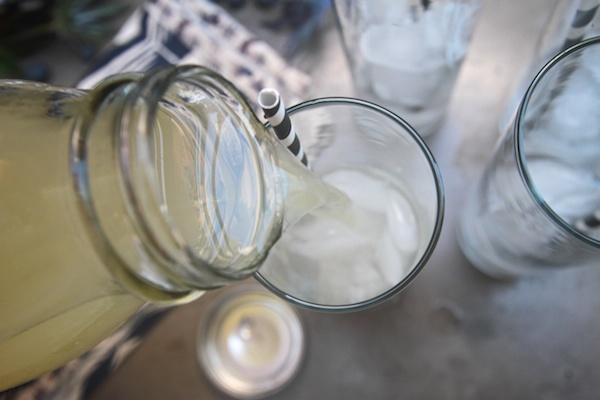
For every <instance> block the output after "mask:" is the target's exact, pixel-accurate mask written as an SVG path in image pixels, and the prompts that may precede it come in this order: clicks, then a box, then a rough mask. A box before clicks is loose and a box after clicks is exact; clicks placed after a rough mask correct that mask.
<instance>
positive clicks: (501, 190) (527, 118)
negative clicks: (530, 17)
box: [458, 37, 600, 278]
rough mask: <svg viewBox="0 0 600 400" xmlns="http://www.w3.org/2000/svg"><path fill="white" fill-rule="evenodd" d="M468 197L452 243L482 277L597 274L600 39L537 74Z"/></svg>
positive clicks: (559, 57)
mask: <svg viewBox="0 0 600 400" xmlns="http://www.w3.org/2000/svg"><path fill="white" fill-rule="evenodd" d="M473 189H474V191H473V193H472V194H471V196H470V197H469V199H468V202H467V204H466V206H465V209H464V212H463V214H462V218H461V221H460V224H459V227H458V236H459V243H460V246H461V248H462V250H463V252H464V254H465V255H466V257H467V258H468V259H469V260H470V261H471V262H472V263H473V265H475V266H476V267H477V268H479V269H480V270H481V271H483V272H485V273H487V274H489V275H491V276H493V277H497V278H514V277H519V276H522V275H526V274H532V273H536V272H543V271H548V270H551V269H554V268H559V267H570V266H584V265H596V266H597V265H598V260H600V37H596V38H593V39H589V40H587V41H584V42H581V43H579V44H577V45H575V46H573V47H571V48H569V49H567V50H565V51H563V52H562V53H560V54H558V55H557V56H556V57H554V58H553V59H552V60H551V61H550V62H549V63H548V64H546V66H544V68H542V70H541V71H540V72H539V73H538V74H537V76H536V77H535V79H534V80H533V83H532V84H531V85H530V87H529V89H528V90H527V92H526V94H525V96H524V98H523V100H522V102H521V105H520V107H519V110H518V112H517V113H516V117H515V120H514V123H513V124H512V126H511V128H510V129H509V130H508V131H507V132H505V134H504V136H503V137H502V140H501V141H500V142H499V145H498V147H497V148H496V151H495V154H494V156H493V158H492V161H491V163H490V164H489V165H488V166H487V167H486V169H485V171H484V172H483V175H482V176H481V178H480V179H479V181H478V182H477V184H476V185H475V186H474V188H473Z"/></svg>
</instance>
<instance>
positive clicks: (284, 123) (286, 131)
mask: <svg viewBox="0 0 600 400" xmlns="http://www.w3.org/2000/svg"><path fill="white" fill-rule="evenodd" d="M258 104H259V105H260V107H261V108H262V109H263V111H264V112H265V118H266V119H268V120H269V122H270V123H271V127H272V128H273V130H274V131H275V134H276V135H277V138H278V139H279V140H280V141H281V142H282V143H283V144H284V146H285V147H287V148H288V150H289V151H291V152H292V154H294V155H295V156H296V158H297V159H298V160H300V161H301V162H302V164H304V165H306V166H308V160H307V158H306V154H305V153H304V149H303V148H302V145H301V144H300V139H298V136H296V131H295V130H294V127H293V126H292V122H291V121H290V117H289V115H288V113H287V111H286V109H285V106H284V105H283V100H281V96H279V92H277V90H275V89H270V88H266V89H263V90H261V91H260V93H259V94H258Z"/></svg>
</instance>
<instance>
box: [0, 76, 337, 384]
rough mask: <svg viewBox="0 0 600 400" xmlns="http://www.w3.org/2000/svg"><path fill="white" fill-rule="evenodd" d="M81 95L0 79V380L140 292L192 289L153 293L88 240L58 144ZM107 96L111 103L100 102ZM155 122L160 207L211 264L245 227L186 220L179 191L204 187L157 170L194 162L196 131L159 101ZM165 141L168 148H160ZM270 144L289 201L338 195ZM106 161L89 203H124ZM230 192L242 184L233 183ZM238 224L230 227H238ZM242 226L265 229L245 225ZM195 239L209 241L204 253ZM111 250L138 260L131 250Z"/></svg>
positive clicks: (82, 344)
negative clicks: (219, 239)
mask: <svg viewBox="0 0 600 400" xmlns="http://www.w3.org/2000/svg"><path fill="white" fill-rule="evenodd" d="M85 95H86V93H85V92H77V91H74V90H73V89H69V90H65V91H64V92H60V91H59V92H56V88H54V91H50V90H48V89H47V87H46V86H44V85H38V84H32V83H19V84H12V85H1V84H0V262H1V265H0V316H1V319H2V320H1V321H0V391H2V390H4V389H7V388H10V387H12V386H14V385H17V384H19V383H22V382H25V381H27V380H29V379H33V378H35V377H37V376H38V375H40V374H41V373H43V372H45V371H49V370H51V369H53V368H56V367H58V366H60V365H62V364H64V363H65V362H67V361H69V360H71V359H73V358H76V357H77V356H79V355H80V354H82V353H83V352H85V351H86V350H88V349H89V348H91V347H92V346H93V345H94V344H96V343H98V342H100V341H101V340H102V339H103V338H105V337H107V336H108V335H109V334H110V333H111V332H112V331H114V330H115V329H116V328H117V327H118V326H119V325H120V324H121V323H123V322H124V321H125V320H126V319H127V318H128V317H129V316H131V315H132V313H134V312H135V311H136V310H138V309H139V308H140V307H141V306H142V305H143V304H144V303H145V302H146V301H147V300H152V301H158V302H162V303H168V304H172V303H177V302H178V301H184V300H189V299H190V298H194V297H197V296H199V295H201V293H202V292H201V291H195V290H190V291H185V292H181V293H179V292H178V293H173V294H169V293H166V294H165V293H160V292H158V291H156V290H155V289H154V290H153V289H151V288H149V287H147V286H145V285H144V284H140V283H139V282H137V281H136V280H135V278H132V277H131V274H128V273H125V272H123V271H120V270H117V269H116V268H115V267H112V266H111V265H110V262H107V258H106V256H105V255H104V254H102V250H101V249H100V250H99V247H98V238H97V237H94V234H93V232H90V226H89V223H88V222H86V219H85V216H84V212H83V211H82V205H81V199H80V195H79V194H78V193H77V189H76V185H75V183H74V179H75V178H74V176H73V171H72V165H70V161H69V160H70V159H71V158H72V157H73V154H71V153H70V147H71V145H72V143H71V141H72V139H73V138H72V132H73V125H74V123H75V121H76V117H75V116H76V115H77V114H78V113H81V112H82V110H81V107H82V104H83V102H84V101H83V99H84V96H85ZM118 106H119V105H118V103H115V105H114V106H111V107H113V108H115V107H117V108H118ZM111 107H108V108H107V107H105V109H104V110H102V112H101V113H100V115H99V116H98V118H97V124H96V126H94V130H96V131H100V133H102V132H101V131H103V130H107V131H108V130H110V129H114V127H113V126H107V124H108V122H107V121H111V120H112V119H111V118H110V117H112V116H113V115H112V114H111V113H115V112H117V110H116V109H111ZM102 117H106V118H105V119H102ZM155 128H156V130H157V132H158V134H157V135H156V136H155V139H154V140H155V141H156V143H155V147H156V149H155V151H156V152H157V153H158V154H159V155H160V157H157V159H158V160H159V161H158V163H157V165H156V166H155V167H156V171H155V172H156V174H157V176H158V177H159V178H160V179H159V180H158V181H159V186H160V187H158V188H157V190H158V191H160V192H162V193H163V195H164V196H165V198H164V199H163V201H164V203H165V204H168V205H169V208H170V212H171V214H172V215H171V217H172V218H174V220H175V222H177V224H178V225H179V227H180V228H182V234H183V235H187V236H189V238H193V240H195V241H196V245H195V246H194V249H196V250H197V252H198V256H200V257H205V256H206V258H207V259H209V261H211V262H214V263H215V264H218V261H219V260H218V257H219V255H220V254H221V253H220V252H225V251H234V252H235V251H236V248H235V244H236V241H237V240H238V239H239V241H240V242H243V239H245V238H241V237H240V238H237V237H236V235H238V233H236V232H232V231H227V229H229V227H228V226H225V225H223V226H221V230H222V231H223V232H224V233H223V232H221V234H223V235H225V236H227V235H229V236H228V244H227V249H224V250H223V249H220V248H219V249H217V251H215V248H214V246H215V243H213V242H211V241H214V239H215V238H214V237H211V230H213V228H214V227H215V226H214V223H213V222H210V221H209V222H205V226H204V232H203V233H202V232H196V231H194V229H197V227H198V224H197V223H196V220H197V219H199V218H202V217H203V216H202V215H201V214H202V212H204V211H206V210H205V209H204V208H202V207H203V206H201V205H200V206H199V205H195V206H193V205H190V202H189V201H187V200H185V199H188V198H189V196H197V197H199V198H201V197H202V195H206V193H204V192H202V193H198V191H199V190H205V189H204V187H202V188H201V189H198V188H196V187H191V186H188V187H185V186H181V185H179V186H177V185H175V186H174V185H172V184H171V183H170V182H178V181H181V179H179V180H178V178H177V177H175V179H173V180H171V179H170V178H169V174H176V173H181V171H184V172H185V173H189V171H190V168H191V169H192V170H193V169H194V168H198V167H197V166H195V165H194V164H196V163H199V161H198V159H197V158H198V156H197V155H194V154H193V151H192V150H193V149H196V151H197V149H198V148H199V147H198V146H194V145H192V146H190V140H192V141H193V140H198V138H199V137H200V134H199V133H198V132H196V133H195V134H189V132H186V129H188V128H189V127H186V126H183V125H182V124H178V123H175V122H174V119H173V118H171V117H170V115H169V112H168V111H162V113H161V115H159V122H157V126H156V127H155ZM93 133H94V132H92V139H91V140H92V142H93V141H94V139H93ZM104 133H106V132H104ZM98 136H100V134H99V135H98ZM92 144H93V145H94V146H90V149H92V148H93V149H94V152H95V153H93V154H90V155H89V156H90V164H94V157H96V158H100V157H103V156H104V155H106V154H107V153H109V152H110V151H112V149H110V148H106V147H107V146H109V145H110V142H109V143H108V144H103V143H97V144H94V143H92ZM168 146H170V147H169V148H170V150H169V151H166V150H164V149H166V148H167V147H168ZM190 149H192V150H190ZM276 151H277V153H278V154H279V155H280V156H282V159H283V160H282V161H281V162H282V163H283V165H284V169H285V168H288V172H289V170H294V169H296V171H297V172H299V175H297V176H293V175H289V176H287V177H286V179H287V186H286V192H287V195H288V196H289V197H290V199H291V200H290V204H295V203H296V204H297V205H298V204H302V205H303V207H302V208H303V210H304V211H306V209H307V208H308V209H310V208H312V207H314V206H315V205H317V203H319V202H321V203H322V202H323V201H325V202H333V203H336V202H340V201H342V202H343V201H344V199H345V196H343V195H339V193H337V194H336V193H334V194H333V195H331V194H329V195H327V193H325V195H324V196H325V198H328V200H327V199H326V200H323V199H322V197H323V195H322V193H324V192H327V190H323V188H324V186H322V185H323V183H320V184H319V183H315V182H314V181H313V180H314V178H313V177H311V176H307V175H306V174H304V175H306V176H303V175H302V167H297V166H296V165H299V163H297V162H296V161H292V160H293V156H290V155H289V154H287V150H286V149H285V148H284V147H283V146H279V147H277V149H276ZM96 153H98V154H96ZM184 153H185V154H184ZM286 157H287V159H286ZM221 161H223V160H221ZM221 161H219V162H221ZM200 162H201V161H200ZM186 163H188V164H189V165H187V166H185V168H184V166H182V164H186ZM171 165H175V166H176V167H175V170H176V171H175V170H173V171H172V170H170V168H172V167H170V166H171ZM286 165H287V167H286ZM41 166H42V167H41ZM188 167H189V168H188ZM240 167H242V168H243V167H244V166H243V165H241V166H240ZM99 169H100V170H101V168H99ZM186 171H187V172H186ZM109 172H111V173H112V171H107V177H106V179H105V181H106V182H104V179H97V180H98V181H99V182H101V183H98V184H97V186H96V188H95V190H94V191H93V192H92V196H93V197H94V199H95V200H96V206H97V207H98V208H99V209H102V207H105V208H106V207H109V208H110V207H115V214H118V213H122V214H123V215H124V214H126V210H125V209H124V208H123V207H124V206H123V205H122V204H120V203H119V202H118V201H115V200H114V198H117V197H118V196H121V194H119V184H118V182H117V181H116V179H115V178H114V177H111V176H112V175H111V174H110V173H109ZM229 173H231V174H232V177H231V179H237V178H236V177H235V176H233V175H234V174H235V173H236V171H229ZM310 175H313V174H310ZM188 178H189V177H188ZM189 180H190V182H192V184H193V183H194V182H193V179H189ZM199 183H202V182H199ZM254 183H256V182H253V181H252V177H250V178H249V180H248V181H243V180H242V186H244V184H248V185H252V184H254ZM315 184H316V185H317V186H316V189H317V190H316V191H315V190H307V187H309V186H311V185H312V186H311V187H312V188H315V186H314V185H315ZM252 189H253V190H257V188H252ZM259 189H260V188H259ZM265 190H266V189H265ZM238 192H239V191H238ZM315 193H317V194H315ZM319 193H321V194H319ZM236 194H237V195H240V196H243V192H240V193H236ZM181 196H183V197H181ZM186 196H187V197H186ZM332 196H333V197H332ZM340 196H341V197H340ZM180 197H181V198H180ZM184 197H185V199H184ZM181 199H184V201H180V200H181ZM220 200H223V201H226V200H227V199H220ZM245 206H246V207H247V209H248V210H249V211H247V213H250V212H252V209H254V208H257V207H258V205H257V204H254V203H252V200H249V201H248V204H245ZM293 207H294V206H293ZM293 207H292V208H293ZM296 207H297V206H296ZM118 208H123V209H118ZM108 212H109V213H110V210H109V211H108ZM244 212H245V211H243V210H242V211H241V212H240V211H239V210H238V209H237V208H236V209H235V210H233V211H232V213H233V214H232V215H231V216H229V217H227V216H225V217H223V216H219V217H220V218H229V221H225V222H223V221H220V222H221V223H223V224H226V223H229V224H234V223H235V222H236V221H237V222H239V218H240V215H246V214H247V213H246V214H244ZM254 214H256V215H252V216H251V217H252V218H255V219H256V221H260V218H261V215H260V214H259V212H258V211H255V212H254ZM301 214H302V212H299V213H298V214H297V215H296V214H294V213H289V214H288V215H286V221H284V224H290V223H293V220H295V219H297V218H299V217H300V215H301ZM186 219H187V220H190V221H192V220H194V223H191V224H189V229H188V230H189V232H186V228H185V224H186ZM120 224H122V225H120ZM115 227H116V228H115ZM103 228H104V227H103ZM231 229H233V228H231ZM240 232H241V233H239V235H242V234H243V230H242V231H240ZM105 234H106V235H107V236H109V237H111V238H115V243H118V242H119V240H121V238H128V237H129V236H133V235H132V233H131V227H130V226H128V225H127V224H125V223H122V222H121V221H117V222H115V225H114V226H109V227H107V228H106V232H105ZM252 234H254V235H264V234H266V233H265V232H259V231H257V230H255V231H254V232H253V233H252ZM113 244H114V243H113ZM205 248H210V249H209V251H206V252H205V253H206V254H204V253H203V252H204V249H205ZM240 251H243V249H241V250H240ZM121 256H124V258H125V259H126V260H127V258H128V257H129V256H131V259H132V260H133V262H135V261H139V260H135V255H132V254H129V255H128V254H124V255H123V254H121ZM229 256H230V255H229ZM211 257H212V258H211ZM131 287H135V290H134V291H133V292H135V293H136V294H132V293H133V292H132V291H131Z"/></svg>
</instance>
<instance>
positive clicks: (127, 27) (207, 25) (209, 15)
mask: <svg viewBox="0 0 600 400" xmlns="http://www.w3.org/2000/svg"><path fill="white" fill-rule="evenodd" d="M166 64H200V65H204V66H207V67H209V68H211V69H213V70H215V71H217V72H219V73H221V75H223V76H224V77H226V78H227V79H229V80H230V81H232V82H233V83H234V84H235V85H236V86H237V87H238V89H240V90H241V91H242V92H243V93H244V94H245V95H246V96H247V97H248V100H249V102H250V103H251V104H255V103H256V101H255V99H256V96H257V94H258V92H259V91H260V89H262V88H264V87H273V88H276V89H277V90H278V91H279V92H280V94H281V96H282V98H285V99H286V103H287V104H294V103H295V102H297V101H299V100H300V99H301V98H302V96H303V94H304V93H305V92H306V90H307V89H308V85H309V84H310V79H309V77H307V76H306V75H305V74H303V73H302V72H300V71H298V70H296V69H294V68H292V67H290V66H289V65H288V64H287V63H286V62H285V61H284V60H283V58H281V57H280V56H279V55H278V53H277V52H276V51H275V50H273V49H272V48H271V47H269V46H268V45H267V44H266V43H265V42H263V41H260V40H258V39H257V38H256V37H255V36H253V35H252V34H251V33H250V32H248V31H247V30H246V29H245V28H244V27H243V26H242V25H241V24H240V23H239V22H237V21H236V20H235V19H234V18H232V17H231V16H230V15H229V14H228V13H227V12H226V11H224V10H223V9H222V8H220V7H219V6H217V5H215V4H213V3H211V2H209V1H208V0H148V1H147V2H145V3H144V4H142V6H141V7H140V8H139V9H137V10H136V11H135V12H134V13H133V15H132V16H131V17H130V18H129V19H128V20H127V22H126V23H125V24H124V26H123V27H122V29H121V30H120V31H119V33H118V34H117V35H116V37H115V38H114V40H113V41H112V43H111V44H110V46H109V48H108V49H107V51H106V53H104V56H103V57H101V59H100V61H99V62H98V63H97V64H95V65H94V67H93V68H91V69H90V70H89V72H88V73H87V74H86V76H85V77H84V78H83V79H81V81H80V83H79V85H78V86H79V87H81V88H90V87H92V86H93V85H95V84H96V83H97V82H99V81H100V80H102V79H103V78H105V77H106V76H108V75H111V74H114V73H118V72H123V71H141V72H143V71H148V70H149V69H151V68H154V67H157V66H161V65H166ZM165 314H166V309H164V308H158V307H154V306H147V307H144V308H143V309H142V310H141V311H139V312H138V313H137V314H136V315H135V316H133V317H132V318H131V320H130V321H129V322H128V323H127V324H125V325H124V326H123V327H122V328H121V329H120V330H119V331H117V332H116V333H115V334H113V335H112V336H111V337H109V338H107V339H106V340H105V341H103V342H102V343H100V344H99V345H98V346H97V347H95V348H94V349H92V350H91V351H89V352H88V353H86V354H85V355H84V356H82V357H80V358H79V359H76V360H73V361H71V362H70V363H68V364H66V365H65V366H63V367H61V368H59V369H57V370H56V371H53V372H50V373H48V374H45V375H43V376H42V377H40V378H39V379H37V380H35V381H33V382H30V383H28V384H25V385H22V386H20V387H17V388H14V389H11V390H8V391H6V392H3V393H0V400H79V399H84V398H86V397H87V395H88V394H89V393H91V392H92V391H93V389H94V388H96V387H97V385H98V384H100V383H101V382H102V381H103V379H105V378H106V377H107V376H108V375H109V374H110V373H111V372H112V371H114V370H115V369H116V368H117V367H118V366H119V365H120V364H121V363H122V362H123V360H124V359H125V358H126V357H127V356H128V355H129V354H131V352H132V351H133V350H134V349H135V348H137V346H138V344H139V343H140V342H141V340H142V338H143V336H144V334H145V333H146V332H148V331H149V330H150V329H151V328H152V327H153V326H154V325H155V324H156V323H157V322H158V321H159V320H160V319H161V317H162V316H163V315H165Z"/></svg>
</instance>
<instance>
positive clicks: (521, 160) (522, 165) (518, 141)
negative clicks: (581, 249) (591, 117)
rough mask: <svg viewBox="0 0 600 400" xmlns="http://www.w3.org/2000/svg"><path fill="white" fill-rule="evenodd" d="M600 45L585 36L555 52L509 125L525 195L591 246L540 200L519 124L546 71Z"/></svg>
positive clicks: (596, 243)
mask: <svg viewBox="0 0 600 400" xmlns="http://www.w3.org/2000/svg"><path fill="white" fill-rule="evenodd" d="M593 45H600V36H595V37H591V38H589V39H586V40H583V41H581V42H578V43H576V44H574V45H573V46H571V47H569V48H567V49H565V50H563V51H561V52H560V53H558V54H557V55H555V56H554V57H553V58H552V59H550V60H549V61H548V62H547V63H546V64H545V65H544V66H543V67H542V68H541V69H540V71H539V72H538V73H537V74H536V76H535V77H534V79H533V81H532V82H531V84H530V85H529V87H528V88H527V91H526V92H525V94H524V95H523V99H522V100H521V103H520V104H519V108H518V110H517V114H516V117H515V123H514V125H513V130H514V135H515V141H514V146H515V148H514V151H515V157H516V160H517V167H518V170H519V174H520V176H521V178H522V179H523V181H524V182H525V186H526V188H527V190H528V191H529V194H530V195H531V197H532V198H533V199H534V201H535V203H536V204H537V205H538V206H539V208H540V209H541V210H542V212H543V213H544V214H545V215H547V216H548V218H549V219H550V220H551V221H552V222H554V224H555V225H557V226H558V227H559V228H560V229H562V230H563V231H565V232H566V233H568V234H569V235H570V236H573V237H575V238H577V239H579V240H581V241H582V242H584V243H587V244H589V245H592V246H594V247H599V248H600V241H599V240H597V239H594V238H592V237H590V236H588V235H585V234H583V233H581V232H579V231H578V230H577V229H575V227H574V226H573V225H571V224H570V223H568V222H567V221H565V220H564V219H563V218H562V217H561V216H560V215H558V214H557V213H556V212H555V211H554V210H553V209H552V207H550V205H549V204H548V203H547V202H546V201H545V200H544V197H543V196H542V194H541V193H540V191H539V190H538V188H537V186H536V184H535V181H534V179H533V177H532V176H531V174H530V171H529V168H528V167H527V157H526V155H525V149H524V148H525V146H524V143H523V125H524V121H525V116H526V115H527V111H528V105H529V102H530V101H531V98H532V97H533V95H534V93H536V89H537V87H538V85H539V84H540V82H542V81H544V80H545V77H546V76H547V75H548V73H550V71H552V70H554V67H556V66H557V65H558V64H560V63H561V62H562V61H564V60H565V59H567V58H568V57H569V56H571V55H573V54H574V53H577V52H580V51H583V50H584V49H586V48H588V47H590V46H593Z"/></svg>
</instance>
